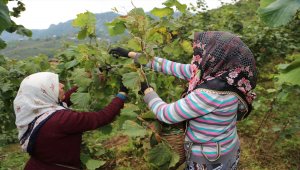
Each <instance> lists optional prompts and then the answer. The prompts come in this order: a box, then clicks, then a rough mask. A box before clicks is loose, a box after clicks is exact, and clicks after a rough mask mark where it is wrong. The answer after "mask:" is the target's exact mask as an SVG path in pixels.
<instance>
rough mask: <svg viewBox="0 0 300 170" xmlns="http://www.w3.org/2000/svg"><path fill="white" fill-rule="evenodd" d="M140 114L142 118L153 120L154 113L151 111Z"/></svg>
mask: <svg viewBox="0 0 300 170" xmlns="http://www.w3.org/2000/svg"><path fill="white" fill-rule="evenodd" d="M140 116H141V118H143V119H153V120H155V119H156V117H155V115H154V114H153V113H152V112H151V111H149V112H145V113H142V114H141V115H140Z"/></svg>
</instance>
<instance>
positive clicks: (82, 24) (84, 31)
mask: <svg viewBox="0 0 300 170" xmlns="http://www.w3.org/2000/svg"><path fill="white" fill-rule="evenodd" d="M96 22H97V19H96V15H95V14H93V13H91V12H89V11H86V12H85V13H80V14H77V18H76V19H75V20H73V22H72V25H73V26H74V27H79V28H80V29H81V30H80V31H79V33H78V39H81V38H82V39H84V38H85V37H86V36H92V35H94V34H95V30H96Z"/></svg>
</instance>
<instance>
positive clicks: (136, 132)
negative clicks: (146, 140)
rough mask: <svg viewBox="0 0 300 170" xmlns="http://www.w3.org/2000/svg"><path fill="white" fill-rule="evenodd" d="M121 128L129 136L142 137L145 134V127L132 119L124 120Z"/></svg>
mask: <svg viewBox="0 0 300 170" xmlns="http://www.w3.org/2000/svg"><path fill="white" fill-rule="evenodd" d="M122 129H123V131H124V134H126V135H128V136H130V137H144V136H145V135H146V134H147V130H146V129H144V128H143V127H142V126H140V125H139V124H137V123H136V122H134V121H132V120H126V121H125V122H124V124H123V128H122Z"/></svg>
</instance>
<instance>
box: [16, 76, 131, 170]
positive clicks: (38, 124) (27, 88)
mask: <svg viewBox="0 0 300 170" xmlns="http://www.w3.org/2000/svg"><path fill="white" fill-rule="evenodd" d="M63 88H64V85H63V84H61V83H59V78H58V75H57V74H54V73H50V72H39V73H35V74H32V75H29V76H28V77H26V78H25V79H24V80H23V81H22V83H21V85H20V88H19V91H18V94H17V96H16V98H15V100H14V110H15V114H16V125H17V128H18V132H19V135H18V138H19V140H20V144H21V146H22V149H23V150H24V151H26V152H28V153H29V154H30V160H29V161H28V162H27V164H26V166H25V169H26V170H53V169H55V170H68V169H81V165H80V145H81V138H82V133H83V132H85V131H88V130H93V129H97V128H99V127H101V126H104V125H106V124H108V123H110V122H112V121H113V119H114V118H115V116H116V115H118V114H119V113H120V110H121V109H122V108H123V105H124V100H125V99H126V93H127V92H128V90H127V89H126V88H125V87H124V86H122V84H121V87H120V92H119V93H118V94H117V96H116V97H115V98H114V99H113V100H112V101H111V103H110V104H109V105H107V106H106V107H105V108H103V109H102V110H99V111H97V112H77V111H73V110H71V109H69V108H68V105H70V104H71V102H70V95H71V94H72V93H73V92H75V91H76V88H73V89H71V90H70V91H69V92H67V93H64V90H63Z"/></svg>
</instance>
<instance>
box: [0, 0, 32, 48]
mask: <svg viewBox="0 0 300 170" xmlns="http://www.w3.org/2000/svg"><path fill="white" fill-rule="evenodd" d="M17 1H18V3H17V5H18V6H17V7H14V8H13V11H9V9H8V7H7V3H8V1H0V35H1V34H2V32H3V31H4V30H5V31H7V32H9V33H13V32H16V33H17V34H20V35H24V36H28V37H30V36H31V35H32V32H31V31H30V30H28V29H26V28H25V27H24V26H23V25H17V24H16V23H15V22H14V21H13V20H12V19H11V18H10V16H13V17H19V16H20V13H21V12H23V11H25V5H24V3H22V2H21V1H19V0H17ZM5 47H6V43H5V42H4V41H3V40H2V39H1V38H0V50H1V49H4V48H5Z"/></svg>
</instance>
